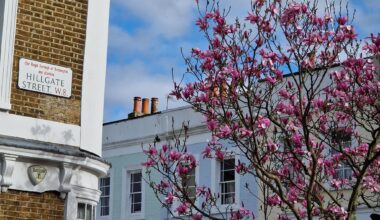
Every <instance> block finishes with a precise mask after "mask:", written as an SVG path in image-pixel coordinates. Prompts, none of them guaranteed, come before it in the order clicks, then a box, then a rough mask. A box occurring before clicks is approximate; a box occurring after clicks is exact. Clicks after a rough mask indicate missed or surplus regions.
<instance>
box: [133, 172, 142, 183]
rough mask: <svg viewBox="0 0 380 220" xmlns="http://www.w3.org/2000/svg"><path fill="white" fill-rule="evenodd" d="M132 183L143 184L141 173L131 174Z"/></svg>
mask: <svg viewBox="0 0 380 220" xmlns="http://www.w3.org/2000/svg"><path fill="white" fill-rule="evenodd" d="M131 182H141V172H138V173H132V174H131Z"/></svg>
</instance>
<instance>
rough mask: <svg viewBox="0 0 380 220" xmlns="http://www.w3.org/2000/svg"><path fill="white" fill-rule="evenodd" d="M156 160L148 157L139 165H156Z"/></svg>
mask: <svg viewBox="0 0 380 220" xmlns="http://www.w3.org/2000/svg"><path fill="white" fill-rule="evenodd" d="M156 164H157V163H156V161H154V160H152V159H151V158H149V159H148V160H147V161H146V162H144V163H142V164H141V165H142V166H144V167H148V168H149V167H152V166H154V165H156Z"/></svg>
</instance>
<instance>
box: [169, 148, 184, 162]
mask: <svg viewBox="0 0 380 220" xmlns="http://www.w3.org/2000/svg"><path fill="white" fill-rule="evenodd" d="M181 156H182V154H181V153H180V152H177V151H175V150H172V151H170V153H169V159H170V160H172V161H173V160H174V161H176V160H179V158H181Z"/></svg>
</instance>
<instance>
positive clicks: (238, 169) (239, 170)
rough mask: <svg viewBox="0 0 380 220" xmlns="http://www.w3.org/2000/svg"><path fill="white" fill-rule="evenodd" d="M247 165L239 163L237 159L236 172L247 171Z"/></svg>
mask: <svg viewBox="0 0 380 220" xmlns="http://www.w3.org/2000/svg"><path fill="white" fill-rule="evenodd" d="M247 170H248V169H247V167H246V166H245V163H241V162H240V160H239V161H238V165H236V166H235V171H236V173H239V174H240V173H244V172H247Z"/></svg>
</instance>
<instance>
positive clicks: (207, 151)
mask: <svg viewBox="0 0 380 220" xmlns="http://www.w3.org/2000/svg"><path fill="white" fill-rule="evenodd" d="M202 155H203V158H206V157H211V148H210V147H209V146H206V147H205V149H204V150H203V151H202Z"/></svg>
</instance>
